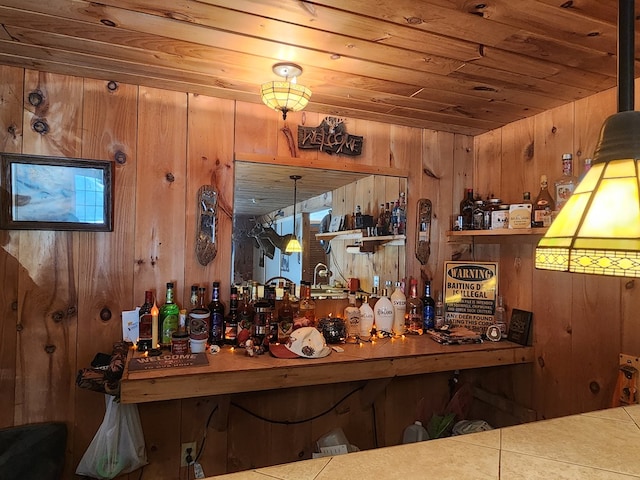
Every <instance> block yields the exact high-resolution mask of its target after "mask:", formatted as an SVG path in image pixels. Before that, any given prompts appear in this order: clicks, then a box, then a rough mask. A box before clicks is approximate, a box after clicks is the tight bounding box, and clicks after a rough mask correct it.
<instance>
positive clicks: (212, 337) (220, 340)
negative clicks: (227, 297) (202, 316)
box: [209, 282, 224, 346]
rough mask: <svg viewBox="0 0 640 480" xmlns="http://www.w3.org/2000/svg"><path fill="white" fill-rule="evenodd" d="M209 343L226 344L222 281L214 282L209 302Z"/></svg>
mask: <svg viewBox="0 0 640 480" xmlns="http://www.w3.org/2000/svg"><path fill="white" fill-rule="evenodd" d="M209 312H210V317H209V319H210V320H209V344H210V345H220V346H221V345H223V344H224V304H223V303H222V302H221V301H220V282H213V284H212V291H211V302H209Z"/></svg>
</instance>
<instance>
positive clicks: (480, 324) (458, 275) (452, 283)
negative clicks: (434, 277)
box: [444, 262, 498, 333]
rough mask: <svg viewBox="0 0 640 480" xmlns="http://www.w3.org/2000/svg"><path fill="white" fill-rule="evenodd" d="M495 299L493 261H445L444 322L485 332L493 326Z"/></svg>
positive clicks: (496, 287)
mask: <svg viewBox="0 0 640 480" xmlns="http://www.w3.org/2000/svg"><path fill="white" fill-rule="evenodd" d="M497 296H498V264H497V263H496V262H445V264H444V307H445V322H446V323H447V324H449V325H452V326H463V327H467V328H468V329H470V330H473V331H474V332H477V333H485V332H486V330H487V327H488V326H489V325H492V324H493V323H494V315H495V311H496V298H497Z"/></svg>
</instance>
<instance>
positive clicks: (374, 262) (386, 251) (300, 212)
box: [232, 160, 408, 292]
mask: <svg viewBox="0 0 640 480" xmlns="http://www.w3.org/2000/svg"><path fill="white" fill-rule="evenodd" d="M294 175H295V176H298V177H299V179H298V180H297V181H295V182H294V180H293V179H292V178H291V177H292V176H294ZM294 184H295V185H294ZM294 188H295V195H296V205H295V215H296V218H295V229H296V231H295V232H294V230H293V229H294V217H293V213H294V205H293V203H294V202H293V201H294ZM401 195H406V196H407V198H408V192H407V179H406V178H405V177H401V176H389V175H380V174H377V173H374V174H372V173H370V172H362V173H359V172H351V171H344V170H331V169H323V168H310V167H301V166H288V165H276V164H265V163H254V162H248V161H239V160H237V161H236V162H235V189H234V223H233V225H234V226H233V273H232V274H233V278H232V281H233V282H234V283H236V284H244V283H245V282H247V281H250V280H255V281H257V282H259V283H268V282H270V281H276V282H277V281H278V280H279V279H286V280H290V281H291V282H293V283H296V284H299V283H300V281H301V280H305V281H308V282H311V283H312V284H314V285H317V286H322V287H323V288H326V287H328V286H335V285H336V284H337V286H338V287H340V286H342V285H344V286H346V285H347V283H348V282H349V280H350V279H352V278H357V279H358V280H359V284H360V288H361V289H362V290H363V291H365V292H367V291H370V288H371V286H372V285H373V277H374V275H377V276H378V277H379V278H380V286H381V287H382V286H384V282H385V281H392V282H395V281H397V280H400V279H402V278H403V277H404V274H405V246H404V242H403V241H400V242H395V243H394V244H393V245H389V246H384V245H382V246H381V245H375V247H376V248H374V249H371V251H369V252H366V253H365V252H363V253H353V251H354V250H353V248H349V249H347V247H353V245H352V244H353V243H354V240H353V238H349V236H345V237H346V238H344V239H343V238H342V237H341V236H338V237H336V238H334V239H332V240H330V241H329V240H322V241H321V240H318V239H317V238H316V234H317V233H320V232H326V231H328V230H329V226H330V222H329V219H330V218H335V217H344V216H345V215H351V214H352V213H354V212H355V211H356V208H357V206H360V210H361V212H362V214H364V215H371V216H373V217H374V218H377V216H378V214H379V209H380V204H381V203H383V204H384V203H387V202H389V203H391V202H395V201H396V200H397V199H399V198H400V197H401ZM293 234H295V235H296V236H297V238H298V239H299V241H300V243H301V244H302V252H301V253H290V254H286V253H285V248H284V247H285V245H286V242H287V240H288V239H289V238H290V236H291V235H293ZM356 242H357V241H356ZM373 243H375V242H373ZM348 250H349V251H348Z"/></svg>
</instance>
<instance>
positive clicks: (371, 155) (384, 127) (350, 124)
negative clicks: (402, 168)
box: [322, 117, 399, 170]
mask: <svg viewBox="0 0 640 480" xmlns="http://www.w3.org/2000/svg"><path fill="white" fill-rule="evenodd" d="M322 118H324V117H322ZM344 125H345V127H346V129H347V133H348V134H350V135H358V136H360V137H363V141H362V155H360V156H359V157H353V158H349V157H337V156H335V155H334V157H335V158H336V161H338V160H339V161H340V162H341V163H345V164H349V165H351V166H352V167H354V168H355V169H356V170H357V168H358V165H370V166H374V165H375V166H380V167H393V168H399V167H398V163H396V159H395V157H394V155H393V152H392V150H391V125H389V124H386V123H378V122H371V121H367V120H359V119H353V118H345V119H344Z"/></svg>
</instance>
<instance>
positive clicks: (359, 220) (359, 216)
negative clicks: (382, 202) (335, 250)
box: [354, 205, 364, 229]
mask: <svg viewBox="0 0 640 480" xmlns="http://www.w3.org/2000/svg"><path fill="white" fill-rule="evenodd" d="M354 217H355V218H354V228H355V229H360V228H363V227H364V226H363V225H362V208H361V207H360V205H356V213H355V215H354Z"/></svg>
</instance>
